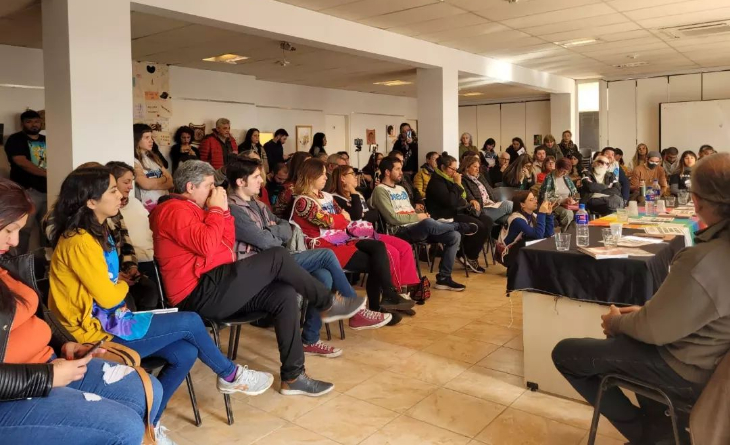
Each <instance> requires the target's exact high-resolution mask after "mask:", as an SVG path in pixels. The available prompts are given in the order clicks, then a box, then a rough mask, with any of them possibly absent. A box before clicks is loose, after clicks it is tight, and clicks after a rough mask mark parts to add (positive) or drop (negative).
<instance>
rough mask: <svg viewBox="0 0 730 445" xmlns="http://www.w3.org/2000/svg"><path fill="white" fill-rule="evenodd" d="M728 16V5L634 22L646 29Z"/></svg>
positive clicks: (708, 20)
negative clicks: (726, 6)
mask: <svg viewBox="0 0 730 445" xmlns="http://www.w3.org/2000/svg"><path fill="white" fill-rule="evenodd" d="M728 17H730V7H728V8H720V9H713V10H708V11H695V12H688V13H686V14H678V15H671V16H666V17H657V18H651V19H638V20H636V23H638V24H639V25H641V26H643V27H644V28H646V29H655V28H666V27H668V26H680V25H690V24H693V23H702V22H710V21H715V20H718V19H720V18H723V19H726V18H728Z"/></svg>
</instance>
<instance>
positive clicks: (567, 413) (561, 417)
mask: <svg viewBox="0 0 730 445" xmlns="http://www.w3.org/2000/svg"><path fill="white" fill-rule="evenodd" d="M512 408H515V409H518V410H521V411H525V412H528V413H531V414H537V415H538V416H542V417H547V418H548V419H552V420H557V421H558V422H562V423H567V424H568V425H573V426H575V427H578V428H582V429H584V430H588V428H589V427H590V425H591V419H592V417H593V407H591V406H589V405H587V404H583V403H579V402H576V401H573V400H568V399H563V398H560V397H555V396H551V395H548V394H543V393H540V392H532V391H526V392H525V393H524V394H522V395H521V396H520V398H519V399H517V400H516V401H515V402H514V403H513V404H512Z"/></svg>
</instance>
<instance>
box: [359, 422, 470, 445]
mask: <svg viewBox="0 0 730 445" xmlns="http://www.w3.org/2000/svg"><path fill="white" fill-rule="evenodd" d="M467 442H469V438H468V437H465V436H461V435H459V434H456V433H452V432H451V431H447V430H445V429H442V428H438V427H435V426H433V425H430V424H428V423H425V422H421V421H419V420H416V419H412V418H410V417H407V416H401V417H399V418H397V419H395V420H394V421H392V422H390V423H389V424H388V425H386V426H385V427H384V428H383V429H381V430H380V431H378V432H377V433H375V434H373V435H372V436H370V437H368V438H367V439H366V440H365V441H364V442H361V443H360V444H361V445H464V444H466V443H467Z"/></svg>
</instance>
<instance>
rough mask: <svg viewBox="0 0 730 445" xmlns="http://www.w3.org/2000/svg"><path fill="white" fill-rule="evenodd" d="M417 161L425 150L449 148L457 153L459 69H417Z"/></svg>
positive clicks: (450, 151) (451, 152)
mask: <svg viewBox="0 0 730 445" xmlns="http://www.w3.org/2000/svg"><path fill="white" fill-rule="evenodd" d="M417 82H418V85H417V87H418V88H417V91H418V163H419V165H420V164H422V163H423V162H425V160H426V153H428V152H429V151H436V152H439V153H441V152H442V151H444V150H446V151H448V152H449V154H452V155H454V157H458V155H459V153H458V151H459V150H458V149H459V72H458V71H457V70H456V69H449V68H429V69H424V68H419V69H418V81H417Z"/></svg>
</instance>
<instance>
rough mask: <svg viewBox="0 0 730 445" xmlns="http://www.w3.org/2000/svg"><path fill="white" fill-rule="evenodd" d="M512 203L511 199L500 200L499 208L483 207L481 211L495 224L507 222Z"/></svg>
mask: <svg viewBox="0 0 730 445" xmlns="http://www.w3.org/2000/svg"><path fill="white" fill-rule="evenodd" d="M512 205H513V204H512V201H502V204H501V205H500V206H499V208H496V209H491V208H484V209H482V213H483V214H484V215H487V216H488V217H490V218H491V219H492V221H494V222H495V224H504V223H506V222H507V217H508V216H509V215H511V214H512Z"/></svg>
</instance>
